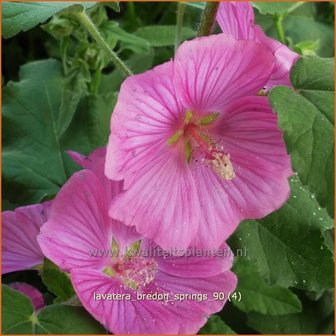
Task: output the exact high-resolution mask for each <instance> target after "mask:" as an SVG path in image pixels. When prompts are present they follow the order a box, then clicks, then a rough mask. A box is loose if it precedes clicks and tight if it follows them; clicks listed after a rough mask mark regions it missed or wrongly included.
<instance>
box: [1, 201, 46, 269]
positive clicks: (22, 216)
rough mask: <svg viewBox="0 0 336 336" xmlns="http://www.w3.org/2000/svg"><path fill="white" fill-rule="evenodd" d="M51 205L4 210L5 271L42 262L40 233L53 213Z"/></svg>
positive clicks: (33, 265)
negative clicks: (37, 238)
mask: <svg viewBox="0 0 336 336" xmlns="http://www.w3.org/2000/svg"><path fill="white" fill-rule="evenodd" d="M50 205H51V202H45V203H42V204H34V205H28V206H22V207H19V208H17V209H15V211H3V212H2V274H5V273H9V272H15V271H23V270H26V269H30V268H32V267H35V266H38V265H40V264H42V262H43V254H42V252H41V249H40V247H39V245H38V243H37V241H36V236H37V235H38V233H39V232H40V227H41V225H42V224H43V223H45V222H46V221H47V219H48V217H49V211H50Z"/></svg>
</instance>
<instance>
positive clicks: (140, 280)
mask: <svg viewBox="0 0 336 336" xmlns="http://www.w3.org/2000/svg"><path fill="white" fill-rule="evenodd" d="M114 268H115V270H116V272H117V273H118V274H119V276H120V279H121V281H122V282H123V283H124V285H126V286H127V287H129V288H132V289H134V290H138V289H141V288H143V287H145V286H146V285H148V284H149V283H151V282H152V281H153V280H154V278H155V273H156V271H157V263H156V261H155V260H154V259H152V258H145V257H141V256H124V257H123V258H122V259H121V261H120V262H119V263H118V264H116V265H115V267H114Z"/></svg>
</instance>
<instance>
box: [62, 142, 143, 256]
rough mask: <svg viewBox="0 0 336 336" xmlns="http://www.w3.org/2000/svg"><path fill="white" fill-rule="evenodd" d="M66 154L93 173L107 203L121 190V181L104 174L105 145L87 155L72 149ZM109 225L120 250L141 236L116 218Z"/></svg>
mask: <svg viewBox="0 0 336 336" xmlns="http://www.w3.org/2000/svg"><path fill="white" fill-rule="evenodd" d="M68 154H69V155H70V157H71V158H72V159H73V160H74V161H75V162H76V163H77V164H78V165H80V166H82V167H83V168H86V169H89V170H92V171H93V172H94V173H95V175H96V176H97V178H98V179H99V180H100V182H101V185H102V186H103V187H104V188H105V197H106V202H107V203H108V204H110V203H111V201H112V199H113V198H114V197H116V196H117V195H119V194H120V193H121V192H122V191H123V184H124V183H123V181H111V180H109V179H108V178H107V177H106V176H105V173H104V167H105V156H106V148H105V147H104V148H98V149H96V150H95V151H93V152H92V153H91V154H90V155H89V156H88V157H86V156H84V155H82V154H80V153H77V152H73V151H68ZM111 226H112V227H111V230H112V234H113V237H114V238H115V240H116V241H117V242H118V245H119V249H120V250H124V249H125V248H126V246H127V245H129V244H131V243H133V242H134V241H136V240H139V239H140V238H141V236H140V235H139V234H138V233H137V232H136V230H135V228H134V227H128V226H126V225H124V224H123V223H120V222H119V221H117V220H111Z"/></svg>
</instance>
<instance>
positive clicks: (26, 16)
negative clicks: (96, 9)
mask: <svg viewBox="0 0 336 336" xmlns="http://www.w3.org/2000/svg"><path fill="white" fill-rule="evenodd" d="M72 5H81V6H82V7H83V8H90V7H92V6H94V5H95V2H80V1H79V2H7V1H6V2H3V3H2V33H3V36H4V38H9V37H12V36H14V35H16V34H18V33H19V32H20V31H27V30H29V29H31V28H34V27H35V26H37V25H38V24H40V23H43V22H45V21H46V20H48V19H49V18H50V17H51V16H53V15H54V14H56V13H58V12H60V11H61V10H63V9H65V8H67V7H70V6H72Z"/></svg>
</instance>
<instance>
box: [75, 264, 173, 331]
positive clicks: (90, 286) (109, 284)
mask: <svg viewBox="0 0 336 336" xmlns="http://www.w3.org/2000/svg"><path fill="white" fill-rule="evenodd" d="M71 280H72V283H73V285H74V288H75V291H76V293H77V295H78V297H79V299H80V301H81V302H82V304H83V305H84V307H85V309H86V310H87V311H88V312H89V313H90V314H91V315H92V316H93V317H94V318H96V319H97V320H98V321H99V322H100V323H102V324H103V325H104V326H105V327H106V328H107V329H108V330H109V331H110V332H113V333H114V334H176V333H177V331H178V325H177V324H176V322H175V321H174V320H173V319H169V318H167V310H166V309H165V305H163V304H161V303H159V302H157V301H147V300H146V301H144V300H136V293H135V292H134V291H133V290H131V289H129V288H127V287H124V286H123V285H122V284H121V283H120V282H119V280H117V279H114V278H110V277H108V276H106V275H104V274H102V273H101V272H99V271H96V270H87V269H73V270H72V271H71ZM94 293H99V294H109V293H110V294H112V293H114V294H129V295H131V298H132V301H128V300H126V299H125V298H124V299H123V300H94Z"/></svg>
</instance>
